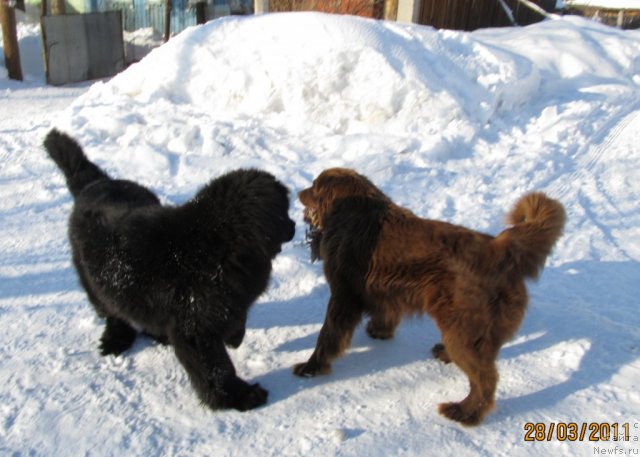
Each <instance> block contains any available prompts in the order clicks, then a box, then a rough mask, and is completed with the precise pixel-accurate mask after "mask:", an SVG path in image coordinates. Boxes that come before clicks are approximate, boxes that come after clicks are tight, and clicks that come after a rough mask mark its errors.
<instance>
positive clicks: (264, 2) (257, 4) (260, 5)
mask: <svg viewBox="0 0 640 457" xmlns="http://www.w3.org/2000/svg"><path fill="white" fill-rule="evenodd" d="M268 12H269V0H253V13H254V14H262V13H268Z"/></svg>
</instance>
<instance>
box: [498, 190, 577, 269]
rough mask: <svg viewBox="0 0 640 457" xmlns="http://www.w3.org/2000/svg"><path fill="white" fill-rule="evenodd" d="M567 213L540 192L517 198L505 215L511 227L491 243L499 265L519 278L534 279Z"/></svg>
mask: <svg viewBox="0 0 640 457" xmlns="http://www.w3.org/2000/svg"><path fill="white" fill-rule="evenodd" d="M565 219H566V214H565V211H564V207H563V206H562V204H561V203H560V202H558V201H556V200H553V199H551V198H549V197H547V196H546V195H545V194H543V193H542V192H531V193H529V194H527V195H525V196H523V197H521V198H520V200H518V201H517V202H516V204H515V205H514V207H513V209H512V210H511V212H510V213H509V214H508V216H507V223H508V224H509V225H512V227H510V228H508V229H506V230H504V231H503V232H502V233H500V234H499V235H498V236H497V237H496V238H495V239H494V240H493V243H494V246H495V247H496V248H497V250H498V253H499V254H498V259H496V260H498V263H499V264H500V265H502V266H505V265H506V266H507V268H509V267H511V268H513V269H515V270H516V271H517V273H519V275H521V276H525V277H528V278H537V277H538V275H539V274H540V271H541V270H542V267H543V266H544V263H545V261H546V259H547V257H548V256H549V254H550V253H551V249H552V248H553V245H554V244H555V243H556V241H557V240H558V238H560V235H562V230H563V228H564V223H565Z"/></svg>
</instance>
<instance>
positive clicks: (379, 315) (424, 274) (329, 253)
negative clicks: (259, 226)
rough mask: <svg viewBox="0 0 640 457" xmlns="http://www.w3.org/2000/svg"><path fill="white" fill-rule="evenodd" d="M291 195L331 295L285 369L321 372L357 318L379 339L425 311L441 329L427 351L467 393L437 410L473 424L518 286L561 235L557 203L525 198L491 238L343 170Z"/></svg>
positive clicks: (487, 406) (486, 398)
mask: <svg viewBox="0 0 640 457" xmlns="http://www.w3.org/2000/svg"><path fill="white" fill-rule="evenodd" d="M298 196H299V198H300V201H301V202H302V203H303V204H304V206H305V220H306V221H307V222H308V223H309V224H310V225H311V228H312V240H311V247H312V252H313V254H314V256H316V257H319V258H321V259H322V260H323V262H324V265H323V266H324V274H325V276H326V278H327V282H328V283H329V287H330V289H331V297H330V299H329V304H328V309H327V314H326V318H325V321H324V324H323V326H322V329H321V330H320V335H319V337H318V342H317V344H316V348H315V351H314V352H313V354H312V355H311V357H310V358H309V360H308V361H307V362H306V363H301V364H297V365H296V366H295V367H294V370H293V371H294V373H295V374H296V375H298V376H303V377H311V376H315V375H318V374H328V373H330V371H331V362H332V361H333V360H334V359H335V358H336V357H338V356H339V355H340V354H342V353H343V352H344V351H345V349H346V348H347V347H348V346H349V344H350V342H351V337H352V335H353V331H354V329H355V327H356V326H357V324H358V323H359V322H360V320H361V319H362V316H363V314H365V313H366V314H368V315H369V316H370V320H369V323H368V325H367V332H368V333H369V335H370V336H371V337H373V338H380V339H387V338H391V337H392V336H393V334H394V331H395V329H396V326H397V325H398V324H399V322H400V320H401V319H402V317H403V315H407V314H409V315H410V314H416V313H425V312H426V313H428V314H429V315H430V316H431V317H432V318H433V319H434V320H435V322H436V324H437V326H438V328H439V329H440V331H441V332H442V342H443V344H436V345H435V346H434V347H433V350H432V353H433V355H434V356H435V357H437V358H438V359H440V360H442V361H443V362H445V363H448V362H454V363H455V364H456V365H457V366H458V367H460V368H461V369H462V371H464V372H465V373H466V375H467V376H468V377H469V383H470V387H471V390H470V392H469V395H467V397H466V398H465V399H464V400H462V401H461V402H459V403H443V404H441V405H440V413H441V414H443V415H444V416H446V417H448V418H450V419H453V420H455V421H459V422H461V423H463V424H465V425H475V424H478V423H480V422H481V421H482V419H483V418H484V416H485V415H486V413H487V412H488V411H490V410H491V409H492V408H493V406H494V394H495V390H496V384H497V381H498V372H497V370H496V363H495V362H496V358H497V356H498V352H499V351H500V347H501V346H502V345H503V344H504V343H505V341H507V340H508V339H509V338H510V337H511V336H512V335H513V334H514V333H515V332H516V330H517V329H518V327H519V325H520V322H521V321H522V319H523V317H524V313H525V309H526V306H527V291H526V288H525V282H524V280H525V278H536V277H537V276H538V273H539V272H540V270H541V269H542V267H543V266H544V262H545V259H546V258H547V256H548V255H549V253H550V251H551V249H552V247H553V245H554V243H555V242H556V240H557V239H558V238H559V237H560V235H561V233H562V229H563V227H564V222H565V211H564V208H563V207H562V205H561V204H560V203H558V202H557V201H555V200H552V199H550V198H548V197H546V196H545V195H544V194H542V193H530V194H527V195H525V196H524V197H522V198H521V199H520V200H519V201H518V202H517V203H516V205H515V207H514V208H513V209H512V211H511V212H510V214H509V216H508V222H509V224H511V225H512V227H511V228H508V229H506V230H504V231H503V232H502V233H500V234H499V235H498V236H497V237H493V236H490V235H485V234H482V233H478V232H475V231H473V230H470V229H467V228H464V227H460V226H456V225H452V224H448V223H446V222H440V221H433V220H427V219H421V218H419V217H417V216H415V215H414V214H413V213H411V212H410V211H409V210H407V209H404V208H401V207H399V206H397V205H395V204H394V203H393V202H391V200H390V199H389V198H388V197H387V196H386V195H384V194H383V193H382V192H381V191H380V190H379V189H378V188H377V187H375V186H374V185H373V184H372V183H371V182H370V181H369V180H368V179H367V178H365V177H364V176H362V175H359V174H358V173H356V172H354V171H353V170H349V169H343V168H332V169H328V170H325V171H323V172H322V173H321V174H320V175H319V176H318V177H317V178H316V179H315V180H314V182H313V186H312V187H310V188H308V189H304V190H302V191H301V192H300V193H299V195H298Z"/></svg>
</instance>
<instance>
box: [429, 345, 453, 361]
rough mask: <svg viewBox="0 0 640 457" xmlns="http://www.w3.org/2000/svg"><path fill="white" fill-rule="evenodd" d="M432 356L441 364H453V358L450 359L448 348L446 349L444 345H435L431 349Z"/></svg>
mask: <svg viewBox="0 0 640 457" xmlns="http://www.w3.org/2000/svg"><path fill="white" fill-rule="evenodd" d="M431 354H433V356H434V357H435V358H436V359H438V360H440V361H441V362H444V363H451V357H449V354H448V353H447V348H446V347H444V344H442V343H438V344H435V345H434V346H433V347H432V348H431Z"/></svg>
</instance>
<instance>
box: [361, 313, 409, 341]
mask: <svg viewBox="0 0 640 457" xmlns="http://www.w3.org/2000/svg"><path fill="white" fill-rule="evenodd" d="M401 319H402V315H401V314H400V313H395V314H382V313H376V314H372V315H371V319H370V320H369V323H368V324H367V333H368V334H369V336H370V337H371V338H375V339H377V340H388V339H391V338H393V335H394V334H395V332H396V327H398V324H400V320H401Z"/></svg>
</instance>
